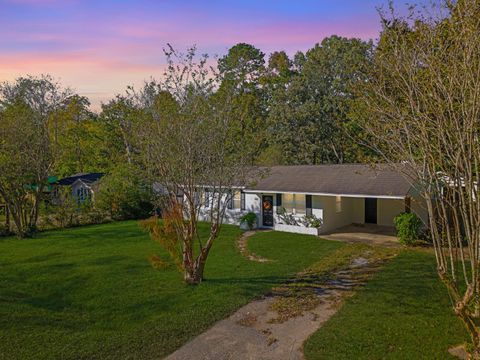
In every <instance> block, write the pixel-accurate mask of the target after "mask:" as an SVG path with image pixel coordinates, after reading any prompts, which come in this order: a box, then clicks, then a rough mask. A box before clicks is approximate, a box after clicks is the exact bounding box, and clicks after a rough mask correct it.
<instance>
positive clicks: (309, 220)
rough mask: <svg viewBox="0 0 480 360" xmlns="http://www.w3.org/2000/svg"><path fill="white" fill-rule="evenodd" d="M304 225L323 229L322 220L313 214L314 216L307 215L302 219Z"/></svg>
mask: <svg viewBox="0 0 480 360" xmlns="http://www.w3.org/2000/svg"><path fill="white" fill-rule="evenodd" d="M302 224H303V226H305V227H309V228H315V229H319V228H321V227H322V225H323V221H322V219H319V218H318V217H316V216H315V215H313V214H312V215H305V216H304V217H303V218H302Z"/></svg>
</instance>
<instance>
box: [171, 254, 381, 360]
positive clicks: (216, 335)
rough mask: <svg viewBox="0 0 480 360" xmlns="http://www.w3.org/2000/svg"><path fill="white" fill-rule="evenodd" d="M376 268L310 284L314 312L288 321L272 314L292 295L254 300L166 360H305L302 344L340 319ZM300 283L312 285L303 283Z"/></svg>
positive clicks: (356, 266) (364, 264)
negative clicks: (275, 306)
mask: <svg viewBox="0 0 480 360" xmlns="http://www.w3.org/2000/svg"><path fill="white" fill-rule="evenodd" d="M376 269H378V267H377V266H376V265H374V264H369V263H368V261H367V260H366V259H363V258H358V259H356V260H354V261H353V262H352V263H351V265H350V266H349V267H348V268H347V269H345V270H342V271H338V272H336V273H335V274H333V276H332V280H329V281H326V282H325V281H324V282H323V283H321V282H320V280H319V279H309V280H310V281H311V283H310V285H311V287H312V288H313V290H312V291H313V294H314V295H313V296H315V297H316V300H317V301H315V302H314V305H313V306H314V307H313V308H308V309H306V310H305V311H301V312H300V314H299V315H297V316H295V317H288V318H287V319H286V320H285V319H282V320H281V321H279V319H280V316H279V314H278V313H277V312H276V311H275V310H272V304H274V303H275V302H276V301H278V300H279V299H280V300H281V299H282V298H285V297H288V296H290V294H291V293H290V292H288V291H287V292H284V293H282V292H279V293H277V294H274V295H271V296H268V297H265V298H262V299H259V300H257V301H253V302H251V303H249V304H247V305H245V306H244V307H242V308H241V309H240V310H238V311H237V312H235V313H234V314H233V315H231V316H230V317H228V318H227V319H224V320H222V321H219V322H218V323H216V324H215V325H213V326H212V327H211V328H210V329H209V330H207V331H205V332H204V333H203V334H201V335H199V336H197V337H196V338H194V339H193V340H191V341H190V342H188V343H187V344H185V345H184V346H182V347H181V348H180V349H179V350H177V351H175V352H174V353H173V354H171V355H170V356H168V357H167V359H168V360H191V359H195V360H223V359H229V360H277V359H282V360H299V359H303V358H304V357H303V350H302V349H303V343H304V342H305V341H306V340H307V339H308V337H309V336H310V335H311V334H313V333H314V332H315V331H316V330H318V329H319V328H320V327H321V326H322V325H323V324H324V323H325V322H326V321H327V320H328V319H330V317H331V316H332V315H333V314H335V312H336V311H337V310H338V309H339V307H340V304H341V303H342V301H343V300H344V299H345V298H346V297H347V296H350V295H351V294H353V290H354V289H355V287H357V286H361V285H363V283H364V281H365V280H366V278H367V277H368V276H370V274H372V273H373V272H374V271H376ZM297 280H299V281H308V280H305V279H302V278H299V279H297ZM286 286H287V287H288V284H286ZM299 299H301V298H299ZM300 301H301V300H300ZM294 306H296V305H294Z"/></svg>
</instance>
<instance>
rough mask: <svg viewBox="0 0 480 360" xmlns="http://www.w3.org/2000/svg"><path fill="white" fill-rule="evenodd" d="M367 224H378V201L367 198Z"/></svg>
mask: <svg viewBox="0 0 480 360" xmlns="http://www.w3.org/2000/svg"><path fill="white" fill-rule="evenodd" d="M365 223H367V224H376V223H377V199H375V198H365Z"/></svg>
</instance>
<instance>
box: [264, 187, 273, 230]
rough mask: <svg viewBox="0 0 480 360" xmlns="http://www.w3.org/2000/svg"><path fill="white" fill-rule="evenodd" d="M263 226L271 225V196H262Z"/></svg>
mask: <svg viewBox="0 0 480 360" xmlns="http://www.w3.org/2000/svg"><path fill="white" fill-rule="evenodd" d="M262 219H263V226H268V227H272V226H273V196H270V195H269V196H263V197H262Z"/></svg>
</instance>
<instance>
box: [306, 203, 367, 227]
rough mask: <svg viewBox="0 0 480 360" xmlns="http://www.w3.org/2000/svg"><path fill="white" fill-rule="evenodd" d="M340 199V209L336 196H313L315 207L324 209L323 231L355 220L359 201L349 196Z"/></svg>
mask: <svg viewBox="0 0 480 360" xmlns="http://www.w3.org/2000/svg"><path fill="white" fill-rule="evenodd" d="M340 199H341V208H339V209H338V208H337V197H336V196H313V197H312V203H313V204H312V205H313V208H315V209H321V210H322V217H321V218H322V220H323V226H322V227H321V229H320V232H321V233H327V232H330V231H332V230H334V229H338V228H340V227H342V226H346V225H349V224H351V223H353V222H354V221H353V219H354V214H356V212H357V211H356V207H357V206H358V201H356V199H355V198H349V197H340ZM337 210H340V211H337Z"/></svg>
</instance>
